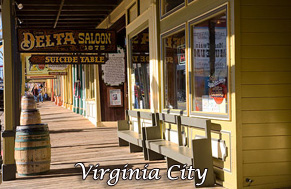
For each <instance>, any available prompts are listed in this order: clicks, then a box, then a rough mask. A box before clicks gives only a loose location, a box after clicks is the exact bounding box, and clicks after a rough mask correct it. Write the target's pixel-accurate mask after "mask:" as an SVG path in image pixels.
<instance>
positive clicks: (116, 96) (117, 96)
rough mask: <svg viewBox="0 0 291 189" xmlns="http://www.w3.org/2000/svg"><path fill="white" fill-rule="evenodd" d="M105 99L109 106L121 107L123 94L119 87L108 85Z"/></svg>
mask: <svg viewBox="0 0 291 189" xmlns="http://www.w3.org/2000/svg"><path fill="white" fill-rule="evenodd" d="M107 99H108V103H109V104H108V106H109V107H123V95H122V91H121V89H119V88H114V87H108V88H107Z"/></svg>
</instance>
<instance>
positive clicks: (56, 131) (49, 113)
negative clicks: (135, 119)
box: [1, 102, 194, 188]
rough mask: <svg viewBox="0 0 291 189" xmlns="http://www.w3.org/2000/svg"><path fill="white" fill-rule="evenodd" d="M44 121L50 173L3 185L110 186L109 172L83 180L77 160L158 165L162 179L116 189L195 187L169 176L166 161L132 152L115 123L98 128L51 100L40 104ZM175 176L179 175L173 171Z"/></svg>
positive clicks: (112, 164) (102, 164) (128, 183)
mask: <svg viewBox="0 0 291 189" xmlns="http://www.w3.org/2000/svg"><path fill="white" fill-rule="evenodd" d="M38 108H39V110H40V113H41V118H42V122H43V123H48V126H49V130H50V140H51V150H52V156H51V170H50V172H49V173H47V174H44V175H38V176H31V177H19V176H17V178H16V180H13V181H8V182H3V183H2V184H1V188H40V187H45V188H104V187H109V186H108V185H107V181H108V178H109V174H108V173H107V174H106V176H105V177H104V179H103V180H99V179H98V180H93V173H92V172H91V173H90V174H89V175H88V177H87V179H86V180H82V170H81V168H80V167H78V168H75V167H74V165H75V163H77V162H82V163H84V164H85V165H86V168H88V166H89V164H93V165H96V164H97V163H98V164H99V168H104V169H111V170H113V169H116V168H120V169H122V168H123V167H124V165H125V164H128V168H132V169H136V168H140V169H143V168H144V165H145V164H147V163H148V164H149V167H148V169H149V170H150V169H153V168H159V169H160V176H161V179H160V180H146V181H144V180H142V179H141V180H135V179H133V180H122V179H121V177H120V179H119V182H118V183H117V184H116V186H115V187H116V188H129V187H130V188H161V187H163V188H178V187H181V186H183V188H193V187H194V182H193V180H181V179H178V180H175V181H171V180H169V179H168V178H167V169H166V162H165V160H160V161H151V162H149V161H145V160H144V159H143V153H129V148H128V147H119V146H118V137H117V128H116V123H108V124H106V125H105V126H104V127H98V128H96V127H95V126H94V125H93V124H92V123H91V122H90V121H89V120H88V119H86V118H84V117H83V116H82V115H78V114H75V113H74V112H71V111H70V110H67V109H65V108H62V107H59V106H55V105H54V103H52V102H44V103H43V104H39V106H38ZM172 176H173V177H174V176H180V172H173V173H172Z"/></svg>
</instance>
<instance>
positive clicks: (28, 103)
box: [21, 96, 36, 110]
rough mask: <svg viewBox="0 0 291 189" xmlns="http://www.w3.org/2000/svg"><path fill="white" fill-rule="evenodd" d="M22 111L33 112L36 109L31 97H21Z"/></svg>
mask: <svg viewBox="0 0 291 189" xmlns="http://www.w3.org/2000/svg"><path fill="white" fill-rule="evenodd" d="M21 109H22V110H34V109H36V103H35V100H34V97H33V96H23V97H22V98H21Z"/></svg>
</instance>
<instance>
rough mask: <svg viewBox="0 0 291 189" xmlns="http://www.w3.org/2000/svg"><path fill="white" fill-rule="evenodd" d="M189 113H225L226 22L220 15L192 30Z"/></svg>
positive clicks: (226, 84) (226, 86) (224, 17)
mask: <svg viewBox="0 0 291 189" xmlns="http://www.w3.org/2000/svg"><path fill="white" fill-rule="evenodd" d="M192 37H193V38H192V48H191V49H192V63H193V64H192V72H193V78H192V81H193V88H192V89H193V90H194V91H193V106H192V107H193V108H192V109H193V110H194V111H198V112H210V113H223V114H227V113H228V103H229V99H228V82H229V78H228V65H227V20H226V14H225V13H224V14H221V15H218V16H216V17H213V18H211V19H208V20H206V21H204V22H202V23H199V24H196V25H194V26H193V27H192Z"/></svg>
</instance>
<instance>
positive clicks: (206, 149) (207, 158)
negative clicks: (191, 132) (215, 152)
mask: <svg viewBox="0 0 291 189" xmlns="http://www.w3.org/2000/svg"><path fill="white" fill-rule="evenodd" d="M192 153H193V165H194V167H195V168H196V169H200V171H202V172H203V171H204V169H207V170H208V171H207V177H206V179H205V182H204V183H203V185H201V186H203V187H209V186H214V184H215V177H214V170H213V160H212V150H211V143H210V141H209V139H207V138H200V139H194V140H192Z"/></svg>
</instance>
